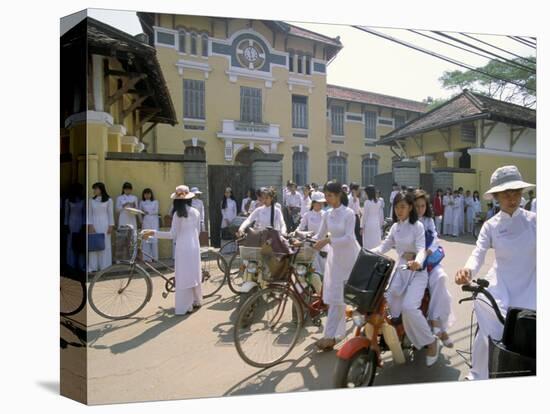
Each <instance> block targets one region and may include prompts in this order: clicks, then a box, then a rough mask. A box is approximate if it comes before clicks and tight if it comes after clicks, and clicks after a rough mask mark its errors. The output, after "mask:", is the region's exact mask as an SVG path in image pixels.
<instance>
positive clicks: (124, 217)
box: [115, 194, 138, 228]
mask: <svg viewBox="0 0 550 414" xmlns="http://www.w3.org/2000/svg"><path fill="white" fill-rule="evenodd" d="M127 203H131V205H130V206H129V207H133V208H137V207H138V199H137V197H136V196H135V195H133V194H122V195H119V196H118V197H117V199H116V204H115V212H116V213H117V214H118V225H119V227H120V226H122V225H124V224H130V225H132V226H134V228H136V224H137V220H136V216H135V215H134V214H132V213H129V212H127V211H126V210H124V204H127Z"/></svg>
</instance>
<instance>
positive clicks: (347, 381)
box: [334, 250, 429, 388]
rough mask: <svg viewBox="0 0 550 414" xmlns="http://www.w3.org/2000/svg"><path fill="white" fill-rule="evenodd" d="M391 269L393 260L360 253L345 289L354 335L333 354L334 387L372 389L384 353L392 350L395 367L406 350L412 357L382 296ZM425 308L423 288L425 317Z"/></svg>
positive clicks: (399, 322)
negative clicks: (351, 308) (335, 358)
mask: <svg viewBox="0 0 550 414" xmlns="http://www.w3.org/2000/svg"><path fill="white" fill-rule="evenodd" d="M394 266H395V262H394V260H392V259H390V258H388V257H386V256H382V255H378V254H375V253H372V252H369V251H367V250H362V251H361V253H360V255H359V257H358V259H357V262H356V263H355V266H354V268H353V270H352V272H351V275H350V278H349V279H348V281H347V283H346V286H345V290H344V299H345V301H346V303H347V304H348V305H351V306H352V307H353V308H355V310H353V311H350V312H349V314H348V315H347V316H348V317H351V318H352V320H353V324H354V325H355V335H354V336H353V337H352V338H351V339H349V340H348V341H346V343H345V344H344V345H343V346H342V347H341V348H340V350H339V351H338V353H337V354H336V356H337V363H336V369H335V372H334V386H335V387H336V388H356V387H364V386H367V387H368V386H371V385H372V384H373V382H374V376H375V374H376V369H377V368H382V358H381V355H382V353H383V352H384V351H388V350H389V351H391V354H392V358H393V360H394V362H395V363H397V364H403V363H405V362H406V361H407V358H406V355H405V353H406V351H407V350H408V351H409V354H410V355H411V356H412V351H413V349H414V348H413V345H412V344H411V342H410V341H409V339H408V338H407V335H406V332H405V329H404V327H403V323H402V320H401V318H394V319H391V317H390V316H389V312H388V307H387V303H386V299H385V297H384V292H385V290H386V287H387V286H389V282H391V281H390V279H391V277H390V276H391V275H392V274H393V268H394ZM404 268H405V269H406V266H405V267H404ZM428 305H429V292H428V289H426V291H425V293H424V298H423V300H422V304H421V310H422V313H423V314H424V316H426V314H427V311H428Z"/></svg>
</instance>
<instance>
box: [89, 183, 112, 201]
mask: <svg viewBox="0 0 550 414" xmlns="http://www.w3.org/2000/svg"><path fill="white" fill-rule="evenodd" d="M96 188H99V191H101V202H102V203H104V202H106V201H107V200H109V198H111V197H109V194H107V190H106V189H105V184H103V183H101V182H97V183H94V184H93V185H92V189H96ZM96 197H97V196H94V197H93V198H94V199H95V198H96Z"/></svg>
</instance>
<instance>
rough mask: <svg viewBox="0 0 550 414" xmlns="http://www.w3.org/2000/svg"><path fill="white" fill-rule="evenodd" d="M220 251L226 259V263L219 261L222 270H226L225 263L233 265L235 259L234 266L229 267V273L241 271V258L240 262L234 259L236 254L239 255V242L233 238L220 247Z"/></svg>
mask: <svg viewBox="0 0 550 414" xmlns="http://www.w3.org/2000/svg"><path fill="white" fill-rule="evenodd" d="M219 253H220V255H221V256H222V257H223V258H224V259H225V263H223V262H221V260H220V261H218V267H219V268H220V270H222V271H225V269H223V268H222V266H223V265H224V264H225V265H230V266H231V262H232V261H233V263H234V266H233V267H230V268H229V274H230V275H235V274H237V273H238V272H239V266H240V260H239V261H238V262H237V261H235V260H232V259H233V258H234V257H235V256H237V257H238V256H239V246H238V245H237V242H236V241H235V240H231V241H229V242H227V243H225V244H224V245H222V247H220V250H219Z"/></svg>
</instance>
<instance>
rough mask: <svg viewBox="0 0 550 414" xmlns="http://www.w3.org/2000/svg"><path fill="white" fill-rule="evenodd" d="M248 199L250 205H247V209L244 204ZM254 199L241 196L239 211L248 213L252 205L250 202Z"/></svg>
mask: <svg viewBox="0 0 550 414" xmlns="http://www.w3.org/2000/svg"><path fill="white" fill-rule="evenodd" d="M249 201H250V206H248V209H247V208H246V204H247V203H248V202H249ZM253 202H254V201H253V200H252V199H251V198H250V197H245V198H243V201H242V203H241V213H244V214H248V212H249V211H250V208H251V207H252V203H253Z"/></svg>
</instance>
